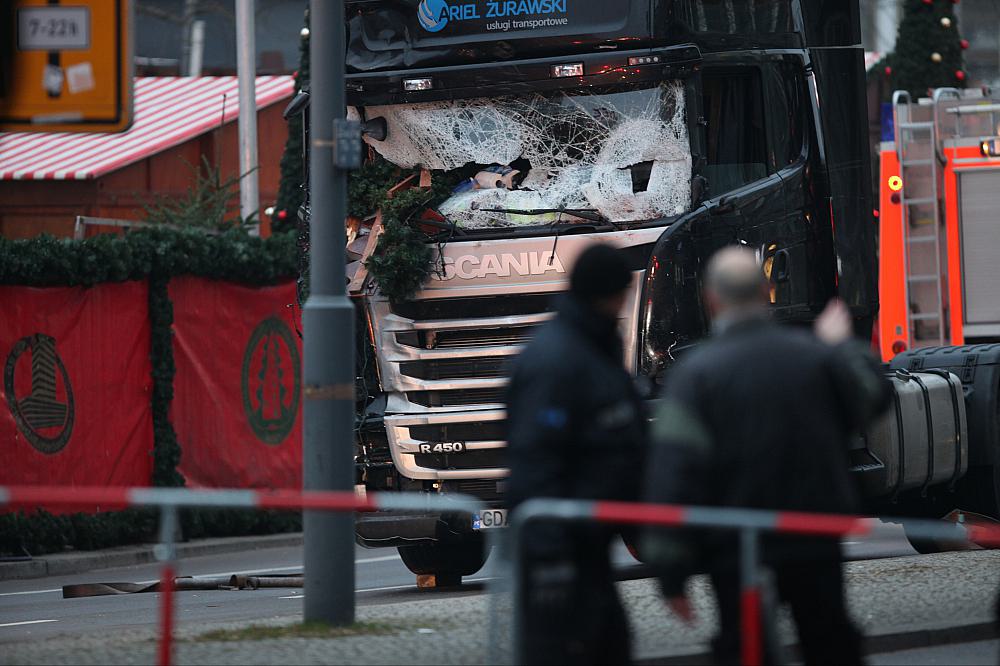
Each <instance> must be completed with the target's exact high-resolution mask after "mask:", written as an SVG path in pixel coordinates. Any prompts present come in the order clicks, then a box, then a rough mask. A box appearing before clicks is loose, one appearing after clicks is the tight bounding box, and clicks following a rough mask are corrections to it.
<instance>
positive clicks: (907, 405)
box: [858, 370, 969, 498]
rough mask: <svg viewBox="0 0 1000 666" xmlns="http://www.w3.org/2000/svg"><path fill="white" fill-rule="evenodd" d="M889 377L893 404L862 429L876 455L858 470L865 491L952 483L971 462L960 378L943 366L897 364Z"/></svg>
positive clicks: (880, 493) (878, 493)
mask: <svg viewBox="0 0 1000 666" xmlns="http://www.w3.org/2000/svg"><path fill="white" fill-rule="evenodd" d="M889 379H890V381H891V382H892V388H893V402H892V407H891V408H890V409H889V410H888V411H887V412H886V414H885V415H884V416H883V417H882V418H881V419H879V420H878V421H877V422H876V423H875V424H874V425H873V426H872V427H871V428H869V429H868V431H867V432H866V433H865V434H864V442H865V448H866V453H867V454H868V456H869V457H870V458H871V459H872V460H873V461H874V462H871V463H870V464H869V465H867V466H866V468H864V469H860V470H858V471H861V472H862V474H861V481H862V485H863V487H864V490H865V494H866V495H867V496H868V497H870V498H883V497H886V498H889V497H893V496H895V495H897V494H898V493H900V492H902V491H906V490H914V489H921V490H926V489H927V488H929V487H930V486H935V485H942V484H948V485H951V484H954V483H955V482H957V481H958V479H959V478H961V477H962V476H963V475H964V474H965V472H966V470H967V469H968V466H969V454H968V430H967V426H966V423H967V421H966V414H965V399H964V397H963V394H962V382H961V380H960V379H959V378H958V377H957V376H956V375H954V374H952V373H950V372H946V371H943V370H932V371H928V372H908V371H906V370H896V371H894V372H893V373H892V375H891V376H890V377H889Z"/></svg>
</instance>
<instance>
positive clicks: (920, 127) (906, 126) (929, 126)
mask: <svg viewBox="0 0 1000 666" xmlns="http://www.w3.org/2000/svg"><path fill="white" fill-rule="evenodd" d="M899 129H901V130H909V131H911V132H927V131H930V130H933V129H934V123H933V122H930V121H926V122H922V123H899Z"/></svg>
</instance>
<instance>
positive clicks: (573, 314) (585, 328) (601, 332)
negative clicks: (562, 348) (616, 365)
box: [558, 295, 623, 362]
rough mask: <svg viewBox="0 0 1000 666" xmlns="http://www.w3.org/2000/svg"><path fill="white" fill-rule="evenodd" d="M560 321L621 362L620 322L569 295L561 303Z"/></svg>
mask: <svg viewBox="0 0 1000 666" xmlns="http://www.w3.org/2000/svg"><path fill="white" fill-rule="evenodd" d="M558 316H559V319H561V320H562V321H563V322H565V323H566V325H567V326H569V327H570V328H572V329H573V330H574V331H576V332H578V333H580V334H581V335H582V336H583V337H585V338H586V339H588V340H590V342H591V343H593V344H594V346H595V347H597V348H598V349H599V350H600V351H601V352H603V353H604V354H606V355H607V356H609V357H611V358H613V359H614V360H615V361H617V362H621V358H622V353H623V347H622V339H621V336H620V335H619V334H618V321H617V320H616V319H610V318H608V317H606V316H604V315H602V314H600V313H599V312H597V311H595V310H594V309H593V308H591V307H590V306H589V305H587V304H586V303H584V302H583V301H581V300H580V299H578V298H576V297H574V296H572V295H567V296H564V297H563V298H562V300H561V301H560V302H559V315H558Z"/></svg>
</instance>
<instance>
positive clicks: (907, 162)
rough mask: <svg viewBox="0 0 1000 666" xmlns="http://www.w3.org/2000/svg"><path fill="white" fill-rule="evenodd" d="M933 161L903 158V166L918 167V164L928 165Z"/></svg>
mask: <svg viewBox="0 0 1000 666" xmlns="http://www.w3.org/2000/svg"><path fill="white" fill-rule="evenodd" d="M933 163H934V161H933V160H931V159H922V160H903V166H904V167H918V166H930V165H932V164H933Z"/></svg>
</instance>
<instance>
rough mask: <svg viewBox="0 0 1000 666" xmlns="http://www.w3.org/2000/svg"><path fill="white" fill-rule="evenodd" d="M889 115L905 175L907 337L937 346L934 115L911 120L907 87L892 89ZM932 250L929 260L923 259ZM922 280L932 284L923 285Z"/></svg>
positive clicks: (941, 318) (939, 300)
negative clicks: (924, 228)
mask: <svg viewBox="0 0 1000 666" xmlns="http://www.w3.org/2000/svg"><path fill="white" fill-rule="evenodd" d="M892 115H893V123H894V127H895V140H896V156H897V158H898V159H899V170H900V171H899V173H900V176H901V177H902V179H903V189H902V190H901V191H900V208H901V210H902V216H901V219H902V224H903V241H904V246H905V248H906V250H905V252H904V256H905V269H904V270H905V271H906V302H907V305H908V308H907V314H908V318H907V338H908V339H909V347H910V348H917V347H927V346H932V345H938V346H941V345H944V344H945V341H946V337H945V321H946V318H945V305H944V285H943V282H944V280H943V275H942V269H943V263H942V261H941V252H942V248H943V247H944V242H945V239H944V237H943V235H944V229H943V228H942V226H941V212H940V208H941V206H940V202H939V194H938V189H939V187H940V181H941V174H940V164H939V162H938V158H937V154H938V153H937V131H936V127H935V122H934V121H933V120H928V121H915V120H914V116H915V115H916V114H915V113H913V104H912V99H911V98H910V94H909V93H908V92H907V91H905V90H897V91H896V92H895V93H893V96H892ZM915 209H916V210H924V211H930V212H931V217H930V219H928V218H927V217H926V216H924V217H921V218H918V217H917V216H916V215H915V214H914V210H915ZM928 222H929V223H931V224H933V227H932V229H933V231H932V232H931V233H925V234H919V233H914V232H915V230H916V229H917V228H918V225H923V226H927V223H928ZM931 254H932V255H933V257H932V261H927V259H929V258H931ZM921 259H922V260H923V261H921ZM918 267H919V268H918ZM923 285H931V286H932V288H931V289H928V288H921V287H922V286H923Z"/></svg>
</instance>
